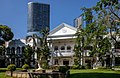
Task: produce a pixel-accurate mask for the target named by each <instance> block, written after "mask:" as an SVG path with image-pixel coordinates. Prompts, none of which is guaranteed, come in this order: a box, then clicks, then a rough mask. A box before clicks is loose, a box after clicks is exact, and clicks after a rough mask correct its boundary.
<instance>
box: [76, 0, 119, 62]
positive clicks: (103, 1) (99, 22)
mask: <svg viewBox="0 0 120 78" xmlns="http://www.w3.org/2000/svg"><path fill="white" fill-rule="evenodd" d="M82 10H83V11H84V13H83V14H82V16H83V17H84V21H86V22H87V23H86V25H84V28H83V27H80V29H78V31H77V33H76V36H77V39H76V45H75V48H74V50H75V53H76V56H78V58H81V57H82V54H81V53H83V52H84V50H85V49H86V48H87V47H88V46H91V47H89V48H87V49H88V50H90V55H91V56H93V57H99V61H100V59H102V57H104V56H105V55H106V53H107V52H108V53H110V54H112V52H111V48H112V45H114V46H115V44H116V43H119V39H120V1H119V0H100V1H98V2H97V4H96V6H93V7H91V8H85V7H84V8H82ZM114 48H116V46H115V47H114ZM112 55H113V54H112ZM96 62H97V61H96Z"/></svg>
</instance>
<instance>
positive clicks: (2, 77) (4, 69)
mask: <svg viewBox="0 0 120 78" xmlns="http://www.w3.org/2000/svg"><path fill="white" fill-rule="evenodd" d="M16 70H21V68H17V69H16ZM0 71H1V72H0V78H12V77H6V76H5V71H7V68H0Z"/></svg>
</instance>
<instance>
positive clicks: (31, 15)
mask: <svg viewBox="0 0 120 78" xmlns="http://www.w3.org/2000/svg"><path fill="white" fill-rule="evenodd" d="M46 27H48V28H50V5H49V4H42V3H38V2H29V3H28V27H27V33H29V34H30V33H34V32H39V31H41V30H42V29H45V28H46Z"/></svg>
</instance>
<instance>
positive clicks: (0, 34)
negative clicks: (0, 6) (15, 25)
mask: <svg viewBox="0 0 120 78" xmlns="http://www.w3.org/2000/svg"><path fill="white" fill-rule="evenodd" d="M13 36H14V35H13V32H12V31H11V29H10V28H9V27H8V26H6V25H0V60H1V61H0V66H3V65H4V64H3V62H4V59H5V58H4V57H5V56H4V54H5V41H9V40H11V39H12V38H13ZM1 58H2V59H1Z"/></svg>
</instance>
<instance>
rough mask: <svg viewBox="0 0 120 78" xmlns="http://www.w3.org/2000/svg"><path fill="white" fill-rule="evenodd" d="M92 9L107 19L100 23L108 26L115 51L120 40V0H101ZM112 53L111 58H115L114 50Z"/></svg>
mask: <svg viewBox="0 0 120 78" xmlns="http://www.w3.org/2000/svg"><path fill="white" fill-rule="evenodd" d="M92 9H93V10H94V11H95V12H96V14H98V17H99V18H102V20H104V21H105V22H104V23H102V22H101V23H100V24H102V25H104V26H106V28H107V31H108V33H109V35H108V36H109V40H110V41H111V44H112V45H113V46H114V52H115V51H116V50H115V49H117V46H116V44H119V42H120V41H119V39H120V0H100V1H99V2H98V3H97V5H96V6H94V7H93V8H92ZM110 54H111V55H112V57H111V59H113V58H114V55H113V52H111V53H110ZM111 62H112V61H111Z"/></svg>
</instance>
